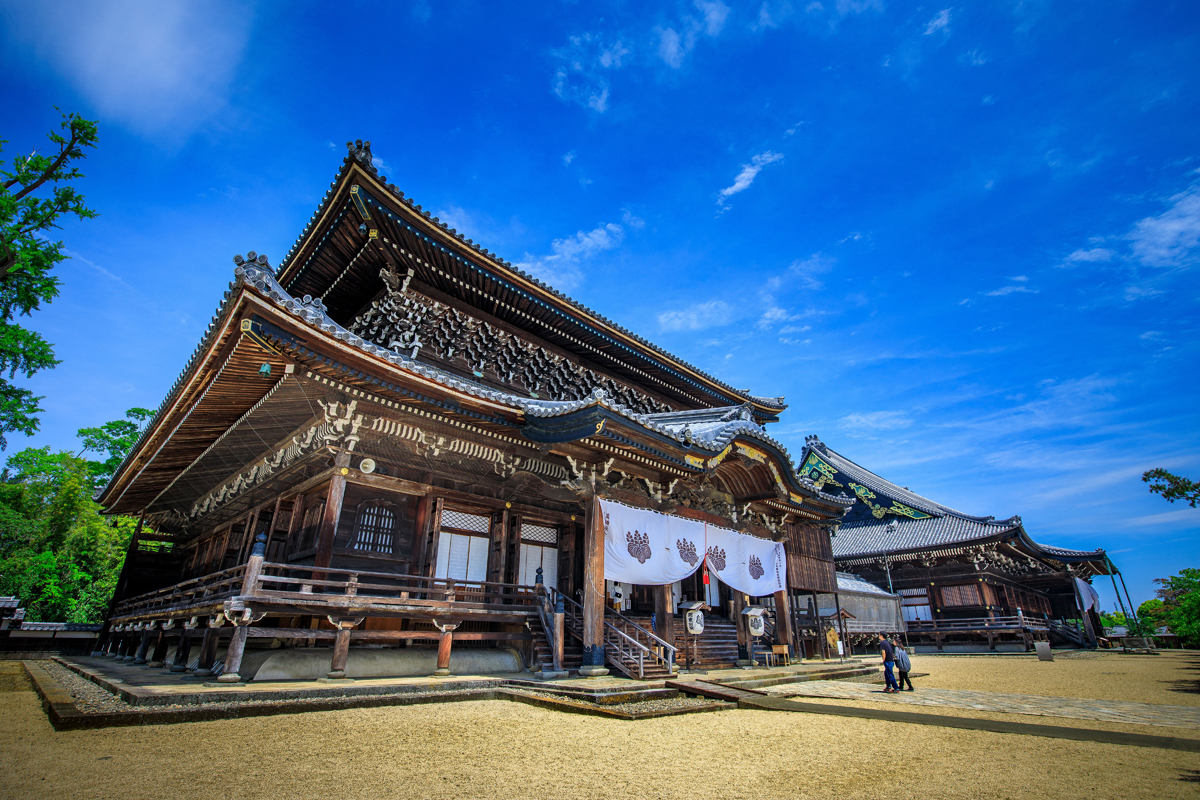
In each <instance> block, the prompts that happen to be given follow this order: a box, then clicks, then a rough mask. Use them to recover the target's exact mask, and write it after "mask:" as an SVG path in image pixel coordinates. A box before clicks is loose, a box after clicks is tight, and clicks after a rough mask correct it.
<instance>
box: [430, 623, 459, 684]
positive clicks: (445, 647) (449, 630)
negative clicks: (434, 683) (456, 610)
mask: <svg viewBox="0 0 1200 800" xmlns="http://www.w3.org/2000/svg"><path fill="white" fill-rule="evenodd" d="M433 624H434V626H435V627H436V628H437V629H438V630H439V631H441V632H442V636H441V638H440V639H438V651H437V669H436V670H435V671H434V673H433V674H434V676H435V677H438V678H445V677H449V675H450V647H451V643H452V640H453V638H454V629H455V628H457V627H458V623H457V622H449V623H446V624H444V625H443V624H441V623H438V622H437V621H435V622H434V623H433Z"/></svg>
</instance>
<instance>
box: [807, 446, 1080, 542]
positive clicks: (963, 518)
mask: <svg viewBox="0 0 1200 800" xmlns="http://www.w3.org/2000/svg"><path fill="white" fill-rule="evenodd" d="M809 451H812V452H815V453H816V454H817V455H818V456H819V457H820V458H821V459H822V460H824V461H825V462H826V463H828V464H829V466H831V467H833V468H834V469H836V470H837V471H838V472H839V473H841V474H842V475H844V476H846V477H847V478H849V479H850V480H852V481H853V482H855V483H857V484H860V485H862V486H865V487H866V488H868V489H870V490H871V491H872V492H875V493H876V494H879V495H883V496H884V497H887V498H890V499H892V500H896V501H899V502H900V503H903V504H905V505H907V506H910V507H912V508H914V509H916V510H917V511H920V512H923V513H924V514H928V515H929V516H928V517H926V518H924V519H909V518H906V517H904V516H891V517H890V518H889V517H885V518H882V519H879V518H875V517H872V516H867V517H862V518H858V519H849V520H846V521H845V522H843V523H842V525H841V527H840V528H839V529H838V532H837V535H836V536H834V538H833V556H834V558H839V559H847V558H855V557H862V556H871V555H877V554H880V553H898V552H905V551H911V550H922V549H925V548H931V547H944V546H948V545H957V544H966V543H968V542H972V541H979V540H984V539H991V538H994V537H996V536H1000V535H1003V534H1008V533H1013V532H1015V533H1018V534H1019V535H1020V536H1021V537H1022V540H1023V541H1025V542H1026V543H1027V544H1028V545H1029V546H1030V547H1031V548H1032V549H1033V550H1035V551H1037V552H1040V553H1041V554H1043V555H1045V556H1048V557H1050V558H1053V559H1058V560H1066V561H1073V560H1078V561H1082V560H1091V559H1099V558H1104V551H1103V550H1094V551H1090V552H1089V551H1085V550H1068V549H1066V548H1062V547H1051V546H1049V545H1044V544H1039V543H1038V542H1035V541H1033V539H1031V538H1029V535H1028V533H1026V532H1025V530H1024V528H1023V527H1022V522H1021V518H1020V517H1019V516H1017V515H1013V516H1011V517H1009V518H1008V519H996V518H995V517H979V516H972V515H970V514H964V513H963V512H961V511H956V510H954V509H953V508H950V507H949V506H945V505H942V504H941V503H938V502H936V501H934V500H930V499H929V498H927V497H922V496H921V495H919V494H917V493H916V492H912V491H910V490H908V489H905V488H904V487H902V486H897V485H896V484H894V483H892V482H891V481H889V480H887V479H886V478H882V477H880V476H879V475H876V474H875V473H874V472H871V471H870V470H869V469H867V468H865V467H863V466H861V465H859V464H856V463H855V462H853V461H851V460H850V459H848V458H846V457H845V456H843V455H842V454H841V453H838V452H837V451H835V450H833V449H831V448H830V447H828V446H827V445H826V444H825V443H824V442H822V441H821V440H820V439H819V438H817V437H816V436H809V437H808V438H807V439H806V440H805V449H804V454H803V457H804V458H805V459H807V457H808V453H809ZM802 463H803V462H802Z"/></svg>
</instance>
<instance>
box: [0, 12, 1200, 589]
mask: <svg viewBox="0 0 1200 800" xmlns="http://www.w3.org/2000/svg"><path fill="white" fill-rule="evenodd" d="M1198 19H1200V9H1197V7H1196V6H1195V4H1193V3H1184V2H1180V3H1170V2H1166V3H1153V4H1151V3H1129V2H1124V3H1122V2H1111V3H1083V2H1078V3H1065V2H1051V1H1050V0H1046V1H1041V2H1039V1H1038V0H1032V1H1030V0H1021V1H1020V2H995V3H973V4H969V5H967V4H963V5H957V6H945V5H942V4H937V5H914V4H900V3H894V2H887V1H886V0H821V1H820V2H803V0H800V1H799V2H766V3H763V2H761V0H757V1H756V2H752V3H744V4H742V3H734V2H732V0H725V2H721V1H720V0H713V2H705V1H704V0H697V1H696V2H674V3H662V4H655V3H644V2H643V3H633V2H612V3H600V2H598V3H586V4H584V3H557V2H546V3H540V4H527V7H525V8H520V7H518V6H515V5H509V4H500V3H485V2H479V3H470V2H442V3H427V2H416V3H409V4H401V3H396V4H384V3H379V4H370V3H341V4H337V5H329V4H318V3H307V4H305V3H289V4H282V3H280V4H263V5H257V6H251V5H246V6H241V5H237V4H234V3H222V4H217V5H213V6H210V7H206V8H204V9H203V10H202V8H201V6H200V5H199V4H187V3H178V4H155V3H134V2H112V3H106V4H103V5H101V4H93V5H86V4H68V3H52V2H46V3H39V4H29V3H17V2H13V1H12V0H3V2H0V37H2V39H0V94H2V96H3V98H4V103H3V107H4V109H5V110H6V113H5V115H4V120H3V125H2V126H0V128H2V129H0V136H3V138H6V139H8V140H9V141H10V144H9V145H7V146H6V147H7V148H8V149H7V150H6V153H7V154H8V155H9V156H11V154H12V153H14V152H22V151H28V150H29V149H32V148H33V147H35V146H42V145H43V144H44V141H45V140H44V139H43V138H42V137H43V136H44V134H45V132H46V130H48V129H49V127H50V126H51V125H53V124H54V123H55V119H56V115H55V112H54V110H53V108H52V106H54V105H59V106H61V107H62V108H63V109H65V110H76V111H79V112H80V113H82V114H84V115H86V116H89V117H92V118H95V119H98V120H99V122H100V131H101V142H100V146H99V148H98V149H97V150H96V151H95V152H94V153H93V154H92V155H91V156H90V157H89V158H88V161H87V163H86V172H87V178H86V180H85V181H83V182H82V183H81V188H82V189H83V190H84V192H85V193H86V195H87V197H88V200H89V201H90V203H91V204H92V205H93V206H94V207H95V208H96V209H97V210H98V211H99V212H100V215H101V216H100V217H99V218H98V219H95V220H90V221H87V222H85V223H77V222H76V223H68V224H66V225H65V226H64V229H63V231H62V237H63V239H64V240H65V241H66V248H67V250H68V251H69V252H70V253H71V254H72V256H73V258H72V260H71V261H69V262H66V263H65V264H64V265H63V266H62V268H61V273H60V274H61V277H62V279H63V281H64V285H63V290H62V295H61V297H59V298H58V299H57V300H56V301H55V302H54V303H53V304H52V305H50V306H48V307H46V308H44V309H43V310H41V311H39V312H38V313H37V314H36V316H35V317H34V318H33V320H32V326H33V327H34V328H36V329H37V330H39V331H41V332H43V333H44V334H45V335H46V336H47V337H48V338H49V339H50V341H52V342H54V343H55V345H56V346H57V352H58V355H59V357H60V358H62V359H63V363H62V365H61V366H59V367H58V368H57V369H55V370H54V371H52V372H48V373H44V374H42V375H39V376H36V377H35V378H34V379H33V380H31V381H29V382H28V385H29V386H31V387H32V388H33V389H34V390H35V391H36V392H38V393H39V394H44V395H45V398H46V399H45V400H44V406H45V408H46V413H45V415H44V419H43V423H42V430H41V433H39V434H38V435H37V436H35V437H33V438H32V439H30V440H22V438H21V437H20V436H16V437H11V439H10V446H9V451H10V452H12V451H14V450H16V449H19V448H21V447H23V446H26V445H28V444H33V445H37V446H41V445H47V444H48V445H51V446H53V447H55V448H60V447H61V448H66V447H71V446H73V445H74V444H75V440H74V431H75V430H76V429H77V428H79V427H82V426H86V425H95V424H98V423H99V422H102V421H104V420H108V419H113V418H116V417H118V416H120V415H121V413H122V412H123V410H124V409H125V408H128V407H130V406H147V407H157V405H158V404H159V402H160V401H161V400H162V398H163V396H164V394H165V393H166V391H167V389H168V388H169V386H170V384H171V383H172V382H173V381H174V379H175V377H176V376H177V375H178V372H179V370H180V369H182V367H183V365H184V362H185V361H186V359H187V357H188V355H189V354H190V353H191V351H192V350H193V348H194V347H195V346H196V343H197V342H198V341H199V338H200V335H201V333H202V331H203V329H204V327H205V326H206V325H207V323H208V320H209V318H210V317H211V315H212V312H213V310H214V309H215V308H216V306H217V304H218V302H219V300H220V296H221V293H222V292H223V291H224V289H225V287H226V285H227V283H228V281H229V280H230V279H231V278H232V270H233V263H232V261H231V257H232V256H233V255H234V254H235V253H245V252H246V251H247V250H257V251H258V252H260V253H267V254H268V256H269V257H270V258H271V261H272V263H273V264H278V263H279V260H280V259H281V258H282V256H283V254H284V253H286V251H287V250H288V248H289V247H290V246H291V244H292V243H293V241H294V240H295V237H296V236H297V235H298V234H299V233H300V231H301V229H302V228H303V225H304V223H305V221H306V220H307V219H308V217H309V215H310V214H311V213H312V212H313V210H314V209H315V208H316V204H317V202H318V200H319V198H320V196H321V195H322V194H323V192H324V191H325V189H326V188H327V187H328V184H329V181H330V180H331V179H332V178H333V176H334V174H335V172H336V170H337V167H338V164H339V163H340V161H341V159H342V157H343V155H344V154H345V142H346V141H347V140H348V139H354V138H363V139H369V140H371V141H372V142H373V149H374V153H375V155H376V156H377V158H378V159H379V165H378V166H379V167H380V168H381V169H382V170H383V171H384V172H385V173H386V174H387V176H388V177H389V178H390V179H391V180H392V181H393V182H394V183H396V184H397V185H398V186H399V187H400V188H401V189H402V190H404V191H405V192H406V193H407V194H408V195H410V196H412V197H414V198H415V199H416V200H417V202H419V203H421V204H422V205H424V207H426V208H428V209H432V210H433V211H434V213H435V214H437V215H438V216H440V217H441V218H442V219H443V220H446V221H449V222H450V223H451V224H452V225H453V226H454V227H456V228H458V229H459V230H460V231H464V232H465V233H466V234H467V235H468V236H470V237H471V238H473V239H475V240H476V241H480V242H482V243H483V244H484V245H485V246H487V247H488V248H490V249H491V250H493V251H496V252H498V253H500V254H501V255H502V256H504V257H505V258H507V259H509V260H510V261H512V262H514V263H520V264H522V265H523V267H524V268H525V269H527V270H530V271H532V272H534V273H536V274H537V275H539V276H540V277H543V278H544V279H546V280H548V281H550V282H551V283H553V284H554V285H556V286H558V287H559V288H561V289H563V290H565V291H567V292H568V293H570V294H571V295H572V296H573V297H575V298H576V299H578V300H580V301H581V302H583V303H585V304H587V305H588V306H591V307H593V308H596V309H599V310H600V311H602V312H603V313H604V314H606V315H607V316H609V317H611V318H613V319H615V320H617V321H618V322H620V323H621V324H623V325H625V326H627V327H629V328H631V329H632V330H634V331H636V332H638V333H640V334H642V335H644V336H646V337H648V338H650V339H651V340H653V341H655V342H657V343H659V344H661V345H662V346H664V347H666V348H667V349H669V350H671V351H672V352H674V353H677V354H678V355H680V356H681V357H683V358H685V359H687V360H689V361H691V362H692V363H694V364H696V365H697V366H699V367H701V368H702V369H705V370H708V371H710V372H712V373H714V374H715V375H717V376H719V377H721V378H723V379H725V380H726V381H728V382H730V383H732V384H733V385H735V386H738V387H739V388H746V389H750V390H751V391H753V392H754V393H756V394H763V395H785V396H786V397H787V400H788V402H789V403H790V405H791V407H790V409H789V410H788V411H787V412H786V413H785V414H784V417H783V421H782V422H781V423H779V424H778V425H776V426H774V427H773V432H774V433H775V434H776V435H777V436H778V437H780V438H781V439H782V440H783V441H784V442H785V444H787V445H788V446H789V448H790V449H791V451H792V452H793V454H796V453H798V452H799V450H800V448H801V447H802V445H803V442H804V436H805V435H807V434H811V433H816V434H818V435H820V436H821V437H822V439H823V440H824V441H825V442H826V443H827V444H829V445H830V446H831V447H833V448H834V449H836V450H838V451H839V452H841V453H843V454H845V455H847V456H849V457H851V458H853V459H855V460H856V461H858V462H860V463H862V464H864V465H865V466H868V467H869V468H871V469H873V470H875V471H876V472H879V473H881V474H882V475H884V476H885V477H888V478H890V479H892V480H894V481H896V482H898V483H900V484H902V485H905V486H908V487H910V488H912V489H913V490H915V491H918V492H920V493H922V494H925V495H928V496H930V497H932V498H934V499H936V500H938V501H940V502H942V503H945V504H947V505H950V506H952V507H955V508H959V509H961V510H963V511H967V512H969V513H974V514H992V515H995V516H997V517H1007V516H1009V515H1012V514H1020V515H1021V516H1022V517H1023V519H1024V521H1025V524H1026V527H1027V529H1028V530H1029V531H1030V532H1031V534H1032V535H1033V536H1034V537H1035V538H1036V539H1038V540H1040V541H1043V542H1046V543H1049V544H1056V545H1060V546H1065V547H1079V548H1088V549H1090V548H1093V547H1104V548H1106V549H1107V550H1108V551H1109V552H1110V554H1112V557H1113V559H1114V560H1115V561H1116V562H1117V564H1118V565H1119V566H1120V567H1121V568H1122V570H1123V571H1124V573H1125V575H1126V580H1127V581H1128V583H1129V589H1130V592H1131V593H1132V594H1133V595H1134V599H1135V601H1138V602H1140V601H1141V600H1143V599H1147V598H1149V597H1150V596H1152V590H1153V585H1152V583H1151V580H1152V579H1153V578H1155V577H1161V576H1165V575H1168V574H1171V573H1174V572H1175V571H1177V570H1179V569H1181V568H1183V567H1187V566H1200V546H1198V543H1197V534H1198V533H1200V509H1190V508H1187V507H1186V506H1182V507H1181V506H1180V505H1178V504H1176V505H1169V504H1167V503H1166V502H1165V501H1163V500H1162V499H1160V498H1158V497H1156V496H1152V495H1150V494H1148V493H1147V491H1146V488H1145V485H1144V484H1142V483H1141V481H1140V480H1139V476H1140V474H1141V472H1142V471H1144V470H1146V469H1149V468H1152V467H1158V466H1163V467H1168V468H1171V469H1174V470H1176V471H1180V472H1184V473H1189V474H1191V475H1192V476H1193V477H1200V424H1198V423H1200V414H1198V413H1197V402H1196V395H1197V389H1198V388H1200V379H1198V378H1197V367H1198V366H1200V363H1198V362H1200V359H1198V357H1197V356H1198V345H1197V322H1198V320H1197V316H1198V315H1197V309H1198V302H1197V301H1198V294H1200V290H1198V289H1197V284H1196V274H1197V267H1198V266H1200V125H1197V120H1200V35H1198V34H1200V25H1198V24H1197V23H1198ZM1097 586H1098V588H1099V589H1100V591H1101V593H1102V597H1103V599H1104V603H1105V607H1106V608H1110V607H1112V606H1113V605H1114V603H1113V600H1112V591H1111V586H1110V585H1108V584H1107V583H1105V582H1100V581H1098V582H1097Z"/></svg>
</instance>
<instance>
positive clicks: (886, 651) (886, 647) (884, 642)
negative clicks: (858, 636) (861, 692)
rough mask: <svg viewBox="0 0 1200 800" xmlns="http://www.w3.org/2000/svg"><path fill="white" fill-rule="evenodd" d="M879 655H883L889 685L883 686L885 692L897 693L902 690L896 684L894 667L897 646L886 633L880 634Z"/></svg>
mask: <svg viewBox="0 0 1200 800" xmlns="http://www.w3.org/2000/svg"><path fill="white" fill-rule="evenodd" d="M879 655H880V656H882V657H883V678H884V680H885V681H886V683H887V685H886V686H884V687H883V693H884V694H895V693H896V692H898V691H900V689H899V687H898V686H897V685H896V676H895V675H894V674H893V673H892V668H893V667H895V666H896V648H895V647H893V646H892V643H891V641H889V640H888V638H887V634H886V633H880V634H879Z"/></svg>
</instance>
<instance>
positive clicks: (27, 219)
mask: <svg viewBox="0 0 1200 800" xmlns="http://www.w3.org/2000/svg"><path fill="white" fill-rule="evenodd" d="M61 129H62V133H59V132H56V131H51V132H50V133H49V134H48V136H49V139H50V142H51V143H52V144H53V145H54V147H55V148H56V149H57V152H54V153H52V154H51V155H43V154H41V153H39V152H38V151H37V150H34V151H33V152H32V153H30V154H29V155H22V156H17V157H16V158H14V159H13V161H12V169H11V170H0V450H3V449H4V448H5V447H7V445H8V441H7V439H6V438H5V434H7V433H11V432H13V431H19V432H21V433H24V434H25V435H27V436H29V435H32V434H33V433H35V432H36V431H37V429H38V417H37V415H38V414H40V413H41V411H42V409H41V406H40V405H39V402H40V401H41V399H42V398H40V397H34V395H33V392H31V391H29V390H28V389H22V388H20V387H17V386H14V385H13V384H12V383H11V382H10V381H11V379H12V378H14V377H16V375H17V373H18V372H19V373H21V374H23V375H24V376H25V377H26V378H29V377H32V376H33V374H34V373H36V372H39V371H41V370H44V369H49V368H52V367H54V366H55V365H56V364H58V361H57V359H55V357H54V349H53V347H52V346H51V345H50V343H49V342H47V341H46V340H45V339H43V338H42V337H41V336H40V335H39V334H37V333H35V332H33V331H30V330H27V329H25V328H23V327H21V326H20V325H17V324H15V323H14V322H13V320H14V319H15V318H17V317H21V316H28V315H30V314H32V313H33V312H34V311H35V310H36V309H38V308H39V307H40V306H41V304H42V303H49V302H51V301H52V300H53V299H54V298H55V297H57V296H58V286H59V280H58V278H56V277H54V276H53V275H52V274H51V271H52V270H53V269H54V266H55V265H56V264H58V263H59V262H60V261H63V260H64V259H65V258H66V257H67V256H66V254H64V253H63V250H62V246H63V243H62V242H52V241H50V240H48V239H47V238H45V237H46V234H47V233H48V232H49V231H50V230H51V229H52V228H57V227H59V219H60V217H62V215H64V214H68V215H74V216H76V217H78V218H79V219H90V218H92V217H94V216H96V212H95V211H93V210H92V209H90V208H88V207H87V206H86V205H84V201H83V195H81V194H79V193H78V192H77V191H76V190H75V187H73V186H70V185H69V184H68V183H67V182H68V181H73V180H76V179H78V178H82V177H83V173H82V172H80V171H79V167H78V165H77V162H78V161H80V160H82V159H83V158H85V157H86V156H87V153H86V152H85V150H84V148H87V147H95V146H96V140H97V132H96V123H95V122H94V121H92V120H87V119H84V118H83V117H81V116H79V115H78V114H63V120H62V124H61ZM6 143H7V142H6V140H3V139H0V151H2V148H3V145H4V144H6ZM3 164H4V162H3V161H0V166H2V165H3ZM5 373H7V378H5V377H4V374H5Z"/></svg>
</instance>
